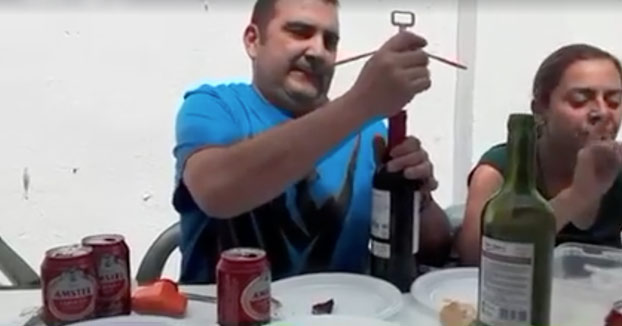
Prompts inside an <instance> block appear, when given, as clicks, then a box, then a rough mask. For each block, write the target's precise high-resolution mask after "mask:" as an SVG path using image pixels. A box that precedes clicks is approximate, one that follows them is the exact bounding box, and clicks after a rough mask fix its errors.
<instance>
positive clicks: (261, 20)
mask: <svg viewBox="0 0 622 326" xmlns="http://www.w3.org/2000/svg"><path fill="white" fill-rule="evenodd" d="M277 1H279V0H257V1H255V6H254V7H253V15H252V16H251V23H253V24H255V25H257V26H258V27H259V29H260V30H261V31H264V30H265V29H266V27H267V26H268V22H270V19H272V17H273V16H274V8H275V5H276V2H277ZM323 1H324V2H326V3H330V4H332V5H335V6H338V5H339V0H323Z"/></svg>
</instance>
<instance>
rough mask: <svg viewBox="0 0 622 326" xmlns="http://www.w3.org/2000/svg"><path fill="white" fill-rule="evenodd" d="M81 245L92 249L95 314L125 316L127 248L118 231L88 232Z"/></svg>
mask: <svg viewBox="0 0 622 326" xmlns="http://www.w3.org/2000/svg"><path fill="white" fill-rule="evenodd" d="M82 244H83V245H85V246H89V247H92V248H93V254H94V256H95V270H96V273H97V280H98V282H99V283H98V285H99V286H98V288H99V293H98V294H99V295H98V298H97V307H96V314H97V316H98V317H102V316H116V315H129V314H130V313H131V311H132V298H131V293H130V291H131V279H130V250H129V248H128V246H127V244H126V243H125V239H124V238H123V236H121V235H118V234H101V235H92V236H88V237H86V238H84V239H82Z"/></svg>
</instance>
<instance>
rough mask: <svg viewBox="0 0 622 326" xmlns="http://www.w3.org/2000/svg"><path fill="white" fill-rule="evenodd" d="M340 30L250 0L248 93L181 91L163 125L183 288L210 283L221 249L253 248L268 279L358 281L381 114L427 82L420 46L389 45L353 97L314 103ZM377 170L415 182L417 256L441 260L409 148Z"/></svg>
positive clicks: (320, 14)
mask: <svg viewBox="0 0 622 326" xmlns="http://www.w3.org/2000/svg"><path fill="white" fill-rule="evenodd" d="M338 40H339V28H338V19H337V0H332V1H331V0H258V1H257V2H256V4H255V8H254V11H253V16H252V19H251V23H250V24H249V26H248V27H247V28H246V30H245V31H244V45H245V47H246V51H247V53H248V55H249V57H250V59H251V61H252V68H253V81H252V84H250V85H249V84H233V83H232V84H221V85H204V86H201V87H199V88H198V89H195V90H192V91H190V92H188V93H186V94H185V96H184V103H183V105H182V108H181V110H180V111H179V115H178V117H177V124H176V136H177V143H176V146H175V149H174V154H175V158H176V160H177V165H176V170H177V174H176V178H177V179H176V180H177V184H176V189H175V194H174V199H173V203H174V206H175V208H176V210H177V211H178V212H179V213H180V214H181V230H182V242H181V252H182V271H181V274H182V275H181V278H180V281H181V282H183V283H206V282H214V280H215V275H214V272H215V266H216V263H217V261H218V258H219V254H220V252H222V250H224V249H227V248H230V247H237V246H248V247H260V248H263V249H265V250H266V252H267V254H268V258H269V261H270V263H271V268H272V276H273V279H279V278H282V277H286V276H290V275H296V274H300V273H305V272H313V271H350V272H364V271H365V268H366V266H365V264H366V260H367V256H368V254H367V248H368V247H367V243H368V240H369V229H370V216H371V197H372V196H371V194H372V176H373V173H374V170H375V167H376V162H377V160H376V159H375V158H376V157H382V155H383V152H384V139H383V137H384V136H385V135H386V130H385V127H384V124H383V123H382V121H381V119H382V118H385V117H387V116H391V115H393V114H395V113H397V112H399V111H400V110H401V109H402V108H403V107H404V106H405V105H406V104H407V103H408V102H409V101H410V100H411V99H412V98H413V97H414V95H415V94H417V93H420V92H422V91H424V90H426V89H427V88H429V86H430V79H429V71H428V69H427V64H428V58H427V55H426V54H425V53H424V52H423V50H422V47H424V46H425V45H426V41H425V40H424V39H422V38H421V37H419V36H416V35H414V34H412V33H409V32H402V33H399V34H398V35H396V36H394V37H392V38H391V39H390V40H388V41H387V42H386V43H385V44H384V45H383V46H382V47H381V48H380V49H379V50H378V52H377V53H376V54H375V55H374V56H372V57H371V59H369V61H368V62H367V64H366V65H365V67H364V68H363V69H362V71H361V73H360V75H359V77H358V79H357V80H356V82H355V84H354V85H353V86H352V88H351V89H350V90H349V91H347V92H346V93H345V94H344V95H342V96H341V97H339V98H336V99H334V100H329V99H328V98H327V92H328V88H329V86H330V83H331V80H332V76H333V72H334V69H333V64H334V62H335V56H336V50H337V43H338ZM390 157H391V158H392V159H391V160H390V161H389V162H388V168H389V170H390V171H404V175H405V176H406V177H407V178H411V179H419V180H422V181H423V183H424V187H423V190H424V192H425V194H426V195H425V196H424V197H425V198H426V200H425V205H423V206H424V208H423V211H422V218H421V220H422V221H421V229H422V232H421V250H420V257H422V258H421V259H424V260H425V259H426V258H425V257H427V260H428V261H436V262H439V261H442V260H443V259H444V257H445V256H446V255H447V253H448V248H449V243H450V236H449V226H448V223H447V220H446V218H445V215H444V214H443V211H442V210H441V209H440V208H439V207H438V206H437V205H436V204H435V203H434V201H433V199H432V197H431V195H430V192H431V191H433V190H434V189H435V188H436V187H437V182H436V180H435V178H434V176H433V173H432V164H431V163H430V162H429V160H428V157H427V154H426V152H425V151H424V150H423V149H422V148H421V146H420V143H419V141H418V140H417V139H416V138H414V137H410V138H408V139H407V140H406V141H405V142H404V143H402V144H400V145H399V146H397V147H395V148H394V149H393V150H392V151H391V153H390Z"/></svg>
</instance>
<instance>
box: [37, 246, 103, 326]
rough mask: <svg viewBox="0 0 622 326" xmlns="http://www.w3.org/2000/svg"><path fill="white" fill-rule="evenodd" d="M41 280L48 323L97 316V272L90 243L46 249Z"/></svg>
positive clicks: (55, 325)
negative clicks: (88, 245) (87, 244)
mask: <svg viewBox="0 0 622 326" xmlns="http://www.w3.org/2000/svg"><path fill="white" fill-rule="evenodd" d="M41 281H42V286H43V291H42V292H43V307H44V315H43V318H44V321H45V323H46V324H47V325H48V326H58V325H64V324H68V323H71V322H76V321H80V320H85V319H90V318H93V317H95V316H96V315H95V307H96V301H97V292H98V288H97V274H96V272H95V259H94V255H93V249H92V248H91V247H87V246H81V245H77V244H76V245H68V246H62V247H56V248H52V249H50V250H48V251H46V253H45V258H44V260H43V263H42V264H41Z"/></svg>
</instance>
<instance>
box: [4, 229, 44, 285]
mask: <svg viewBox="0 0 622 326" xmlns="http://www.w3.org/2000/svg"><path fill="white" fill-rule="evenodd" d="M0 271H1V272H2V274H4V276H6V278H7V279H8V280H9V282H10V283H11V284H10V285H0V290H9V289H34V288H39V287H41V280H40V279H39V275H37V273H36V272H35V271H34V270H32V268H30V266H28V264H26V262H25V261H24V260H23V259H22V258H21V257H20V256H19V255H18V254H17V253H16V252H15V251H13V249H11V247H9V245H8V244H7V243H6V242H4V240H2V238H0Z"/></svg>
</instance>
